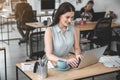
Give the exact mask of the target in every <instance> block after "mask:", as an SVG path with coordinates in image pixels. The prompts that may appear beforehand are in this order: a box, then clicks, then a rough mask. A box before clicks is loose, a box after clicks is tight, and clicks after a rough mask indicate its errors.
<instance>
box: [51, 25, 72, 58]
mask: <svg viewBox="0 0 120 80" xmlns="http://www.w3.org/2000/svg"><path fill="white" fill-rule="evenodd" d="M50 28H51V30H52V37H53V38H52V41H53V42H52V43H53V54H54V55H56V56H59V57H63V56H66V55H67V54H68V53H69V51H70V50H71V49H72V47H73V44H74V28H73V25H71V24H70V25H69V26H68V27H67V30H66V31H65V33H64V35H63V34H62V32H61V29H60V28H59V27H58V25H55V26H52V27H50Z"/></svg>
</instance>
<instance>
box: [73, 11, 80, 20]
mask: <svg viewBox="0 0 120 80" xmlns="http://www.w3.org/2000/svg"><path fill="white" fill-rule="evenodd" d="M76 18H81V16H80V11H75V15H74V20H75V19H76Z"/></svg>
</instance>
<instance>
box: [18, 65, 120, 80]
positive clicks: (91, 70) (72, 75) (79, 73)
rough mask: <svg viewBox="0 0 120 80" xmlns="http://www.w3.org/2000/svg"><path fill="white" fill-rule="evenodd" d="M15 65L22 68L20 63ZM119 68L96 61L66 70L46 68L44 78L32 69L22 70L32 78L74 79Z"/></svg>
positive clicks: (36, 79) (47, 79)
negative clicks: (92, 63) (83, 66)
mask: <svg viewBox="0 0 120 80" xmlns="http://www.w3.org/2000/svg"><path fill="white" fill-rule="evenodd" d="M16 66H17V67H18V68H19V69H21V70H22V68H21V65H20V63H19V64H16ZM119 70H120V68H108V67H105V66H104V65H103V64H102V63H96V64H94V65H91V66H89V67H86V68H82V69H71V70H68V71H57V70H55V69H49V70H48V77H47V78H45V79H40V75H38V74H37V73H33V72H32V71H23V72H24V73H25V74H26V75H28V76H29V77H30V78H31V79H32V80H74V79H78V78H87V77H91V76H96V75H101V74H104V73H110V72H115V71H119Z"/></svg>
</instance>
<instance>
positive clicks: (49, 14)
mask: <svg viewBox="0 0 120 80" xmlns="http://www.w3.org/2000/svg"><path fill="white" fill-rule="evenodd" d="M42 16H52V13H47V14H45V13H38V14H37V17H42Z"/></svg>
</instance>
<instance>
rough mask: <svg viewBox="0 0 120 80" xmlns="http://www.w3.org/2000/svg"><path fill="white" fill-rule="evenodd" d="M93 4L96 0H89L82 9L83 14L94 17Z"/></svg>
mask: <svg viewBox="0 0 120 80" xmlns="http://www.w3.org/2000/svg"><path fill="white" fill-rule="evenodd" d="M93 6H94V2H93V1H88V2H87V4H86V6H85V7H83V8H81V10H80V14H81V16H87V17H89V18H92V16H93V15H94V10H93Z"/></svg>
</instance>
